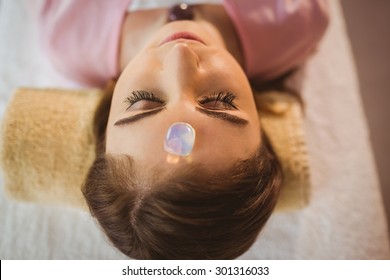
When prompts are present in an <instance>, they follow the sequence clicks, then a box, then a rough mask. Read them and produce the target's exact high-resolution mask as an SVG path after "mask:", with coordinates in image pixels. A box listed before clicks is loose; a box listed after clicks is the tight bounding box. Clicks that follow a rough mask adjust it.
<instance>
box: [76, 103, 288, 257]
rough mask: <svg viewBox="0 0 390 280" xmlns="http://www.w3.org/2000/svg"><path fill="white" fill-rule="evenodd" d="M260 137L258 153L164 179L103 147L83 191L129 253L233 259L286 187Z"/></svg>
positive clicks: (103, 224) (249, 242)
mask: <svg viewBox="0 0 390 280" xmlns="http://www.w3.org/2000/svg"><path fill="white" fill-rule="evenodd" d="M107 100H108V99H107ZM107 100H106V101H104V102H107ZM102 108H106V109H107V108H109V107H107V105H101V106H100V110H105V109H102ZM100 112H101V111H100ZM97 114H99V111H98V112H97ZM95 120H96V125H97V126H96V128H97V130H96V131H97V132H99V133H102V132H103V131H104V130H103V129H102V128H101V127H102V124H101V123H100V124H99V123H98V122H99V120H100V121H101V120H103V121H104V120H105V122H106V118H105V117H101V116H97V118H96V119H95ZM105 124H106V123H105ZM99 125H100V126H99ZM103 126H104V125H103ZM99 127H100V128H99ZM97 137H98V139H100V140H102V139H104V136H101V135H100V138H99V135H97ZM262 138H263V141H262V144H261V146H260V147H259V149H258V150H257V151H256V152H255V153H254V155H252V156H251V157H250V158H249V159H246V160H243V161H239V162H237V163H235V164H234V165H233V166H232V167H231V168H229V169H228V170H225V171H223V172H219V173H213V171H211V170H207V169H205V168H204V167H202V166H201V165H198V166H191V167H188V168H186V169H185V170H183V171H181V172H180V174H173V175H169V176H166V177H163V178H158V177H159V176H155V175H158V174H150V175H151V178H152V179H151V180H148V181H147V182H146V181H143V180H142V179H140V177H139V176H138V175H139V174H138V172H137V171H136V166H135V163H134V161H133V160H132V158H131V157H130V156H127V155H122V156H113V155H109V154H105V153H104V152H103V148H102V147H100V149H99V150H98V152H99V153H98V156H97V159H96V160H95V162H94V164H93V165H92V167H91V169H90V171H89V174H88V176H87V178H86V180H85V183H84V186H83V194H84V196H85V198H86V200H87V203H88V206H89V208H90V211H91V213H92V214H93V215H94V216H95V217H96V219H97V220H98V221H99V223H100V225H101V227H102V228H103V230H104V231H105V233H106V234H107V236H108V237H109V239H110V240H111V241H112V243H113V244H114V245H115V246H116V247H117V248H118V249H119V250H120V251H122V252H123V253H124V254H126V255H127V256H129V257H131V258H136V259H233V258H236V257H238V256H240V255H241V254H243V253H244V252H245V251H246V250H247V249H248V248H249V247H250V246H251V245H252V244H253V242H254V241H255V240H256V237H257V235H258V233H259V232H260V230H261V228H262V227H263V226H264V224H265V223H266V221H267V220H268V218H269V216H270V215H271V213H272V211H273V209H274V206H275V204H276V201H277V197H278V193H279V188H280V185H281V178H282V175H281V168H280V165H279V163H278V161H277V159H276V157H275V155H274V153H273V151H272V148H271V147H270V145H269V143H268V141H267V138H266V137H265V136H264V135H263V137H262ZM157 178H158V179H157Z"/></svg>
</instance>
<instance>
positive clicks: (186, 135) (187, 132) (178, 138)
mask: <svg viewBox="0 0 390 280" xmlns="http://www.w3.org/2000/svg"><path fill="white" fill-rule="evenodd" d="M194 143H195V130H194V129H193V127H192V126H191V125H189V124H188V123H183V122H177V123H174V124H172V125H171V126H170V127H169V128H168V131H167V135H166V136H165V141H164V149H165V151H167V152H168V153H170V154H173V155H177V156H188V155H190V154H191V152H192V149H193V147H194Z"/></svg>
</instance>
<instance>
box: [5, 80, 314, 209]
mask: <svg viewBox="0 0 390 280" xmlns="http://www.w3.org/2000/svg"><path fill="white" fill-rule="evenodd" d="M102 96H103V92H102V91H100V90H60V89H29V88H22V89H19V90H17V91H16V92H15V93H14V96H13V98H12V100H11V101H10V103H9V105H8V108H7V111H6V113H5V117H4V120H3V131H2V143H1V163H2V168H3V173H4V184H5V189H6V190H7V192H8V193H9V194H10V195H11V196H12V197H14V198H16V199H19V200H24V201H30V202H38V203H61V204H68V205H72V206H76V207H81V208H84V209H86V204H85V202H84V199H83V197H82V193H81V191H80V186H81V184H82V182H83V180H84V178H85V176H86V173H87V171H88V168H89V166H90V165H91V164H92V162H93V160H94V157H95V145H96V143H95V139H94V136H93V118H94V112H95V110H96V108H97V105H98V104H99V101H100V99H101V97H102ZM256 102H257V105H258V108H259V116H260V120H261V123H262V124H263V127H264V129H265V131H266V133H267V135H268V137H269V138H270V141H271V143H272V145H273V147H274V149H275V152H276V153H277V155H278V157H279V158H280V159H281V163H282V167H283V171H284V174H285V182H284V185H283V187H282V192H281V197H280V200H279V203H278V205H277V209H278V210H293V209H297V208H301V207H303V206H305V205H306V204H307V203H308V193H309V189H310V185H309V172H308V164H307V154H306V147H305V140H304V134H303V126H302V112H301V111H302V110H301V105H300V103H299V102H298V100H297V99H296V98H294V97H292V96H290V95H288V94H285V93H280V92H268V93H263V94H261V95H257V96H256Z"/></svg>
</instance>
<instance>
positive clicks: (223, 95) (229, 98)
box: [199, 91, 237, 109]
mask: <svg viewBox="0 0 390 280" xmlns="http://www.w3.org/2000/svg"><path fill="white" fill-rule="evenodd" d="M234 99H236V96H235V95H234V94H233V93H231V92H223V91H220V92H215V93H213V94H212V95H210V96H203V97H202V98H201V99H200V100H199V104H200V105H204V104H207V103H209V102H222V103H224V104H226V105H227V106H228V107H232V108H234V109H237V107H236V105H235V104H234Z"/></svg>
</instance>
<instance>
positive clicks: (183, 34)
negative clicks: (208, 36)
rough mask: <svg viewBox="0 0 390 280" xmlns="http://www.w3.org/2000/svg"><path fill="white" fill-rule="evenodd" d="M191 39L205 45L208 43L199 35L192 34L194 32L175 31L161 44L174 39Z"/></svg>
mask: <svg viewBox="0 0 390 280" xmlns="http://www.w3.org/2000/svg"><path fill="white" fill-rule="evenodd" d="M180 39H181V40H191V41H197V42H199V43H201V44H203V45H206V43H205V42H204V41H203V40H202V39H200V38H199V37H198V36H196V35H195V34H192V33H189V32H177V33H174V34H172V35H170V36H168V37H167V38H165V39H164V40H163V41H162V42H161V43H160V45H159V46H161V45H164V44H166V43H169V42H172V41H175V40H180Z"/></svg>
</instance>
